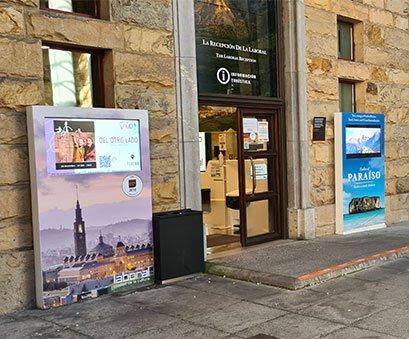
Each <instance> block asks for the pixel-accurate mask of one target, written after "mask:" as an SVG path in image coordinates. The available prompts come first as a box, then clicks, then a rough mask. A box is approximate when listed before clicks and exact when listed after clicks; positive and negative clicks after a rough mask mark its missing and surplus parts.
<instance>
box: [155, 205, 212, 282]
mask: <svg viewBox="0 0 409 339" xmlns="http://www.w3.org/2000/svg"><path fill="white" fill-rule="evenodd" d="M153 237H154V239H153V240H154V241H153V242H154V257H155V281H156V282H159V283H160V282H162V281H164V280H168V279H174V278H178V277H182V276H185V275H190V274H194V273H200V272H204V269H205V265H204V248H203V215H202V212H201V211H193V210H191V209H185V210H179V211H171V212H161V213H154V214H153Z"/></svg>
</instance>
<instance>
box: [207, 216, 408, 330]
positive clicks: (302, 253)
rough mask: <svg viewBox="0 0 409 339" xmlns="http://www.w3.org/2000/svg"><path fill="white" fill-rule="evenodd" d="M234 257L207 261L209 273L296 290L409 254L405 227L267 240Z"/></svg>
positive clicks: (237, 253)
mask: <svg viewBox="0 0 409 339" xmlns="http://www.w3.org/2000/svg"><path fill="white" fill-rule="evenodd" d="M232 253H233V254H232V255H229V256H224V257H222V258H219V259H213V260H210V261H209V262H208V263H207V272H208V273H211V274H216V275H220V276H227V277H230V278H234V279H239V280H245V281H252V282H259V283H262V284H266V285H271V286H278V287H283V288H287V289H293V290H294V289H299V288H303V287H306V286H309V285H314V284H317V283H320V282H323V281H326V280H329V279H332V278H334V277H337V276H342V275H345V274H347V273H352V272H356V271H359V270H362V269H363V268H367V267H371V266H373V265H377V264H379V263H383V262H385V261H389V260H394V259H396V258H399V257H401V256H402V255H404V254H406V253H409V224H408V223H404V224H399V225H395V226H392V227H387V228H384V229H379V230H373V231H369V232H361V233H355V234H350V235H335V236H328V237H322V238H319V239H314V240H304V241H291V240H286V241H281V242H271V243H267V244H264V245H261V246H257V247H256V246H255V247H250V248H246V249H239V250H233V251H232ZM408 336H409V335H408Z"/></svg>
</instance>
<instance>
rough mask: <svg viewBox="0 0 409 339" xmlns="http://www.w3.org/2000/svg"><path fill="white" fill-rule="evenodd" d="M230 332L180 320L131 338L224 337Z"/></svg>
mask: <svg viewBox="0 0 409 339" xmlns="http://www.w3.org/2000/svg"><path fill="white" fill-rule="evenodd" d="M227 335H228V333H226V332H222V331H219V330H215V329H213V328H210V327H206V326H201V325H197V324H192V323H190V322H186V321H183V320H179V321H177V322H175V323H173V324H171V325H168V326H164V327H160V328H156V329H153V330H149V331H146V332H143V333H139V334H137V335H135V336H131V337H130V338H147V339H150V338H158V339H160V338H164V339H168V338H223V337H225V336H227Z"/></svg>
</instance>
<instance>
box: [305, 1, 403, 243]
mask: <svg viewBox="0 0 409 339" xmlns="http://www.w3.org/2000/svg"><path fill="white" fill-rule="evenodd" d="M305 5H306V7H305V16H306V32H307V33H306V34H307V36H306V41H307V44H306V49H307V60H306V62H307V94H308V113H309V119H310V126H311V125H312V119H313V117H314V116H325V117H327V121H328V127H327V140H326V141H325V142H314V143H313V142H312V141H311V142H310V147H311V149H310V161H311V177H312V179H311V201H312V204H313V205H314V207H315V211H316V213H315V214H316V225H317V229H316V235H317V236H320V235H326V234H333V233H334V231H335V225H334V223H335V205H334V204H335V191H334V187H335V186H334V185H335V184H334V139H333V135H334V133H333V113H334V112H338V111H339V105H338V79H339V78H343V79H350V80H355V81H357V83H356V91H357V111H366V112H382V113H385V118H386V123H387V125H386V138H385V139H386V178H387V179H386V194H387V201H386V207H387V223H388V224H391V223H396V222H400V221H406V220H409V30H408V11H409V1H407V0H355V1H351V0H305ZM337 15H339V16H342V17H345V18H349V19H352V20H355V26H354V30H355V32H354V35H355V44H356V53H355V60H356V61H355V62H350V61H345V60H339V59H338V54H337V53H338V49H337ZM310 136H311V137H312V131H311V133H310Z"/></svg>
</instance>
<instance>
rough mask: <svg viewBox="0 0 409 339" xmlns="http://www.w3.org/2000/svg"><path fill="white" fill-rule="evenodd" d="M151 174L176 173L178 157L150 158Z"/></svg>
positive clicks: (177, 170)
mask: <svg viewBox="0 0 409 339" xmlns="http://www.w3.org/2000/svg"><path fill="white" fill-rule="evenodd" d="M151 172H152V175H155V176H161V175H177V174H178V172H179V159H178V158H177V157H168V158H159V159H155V158H153V159H151Z"/></svg>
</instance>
